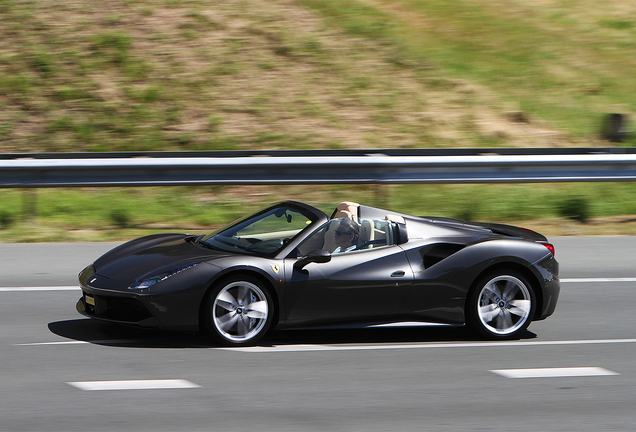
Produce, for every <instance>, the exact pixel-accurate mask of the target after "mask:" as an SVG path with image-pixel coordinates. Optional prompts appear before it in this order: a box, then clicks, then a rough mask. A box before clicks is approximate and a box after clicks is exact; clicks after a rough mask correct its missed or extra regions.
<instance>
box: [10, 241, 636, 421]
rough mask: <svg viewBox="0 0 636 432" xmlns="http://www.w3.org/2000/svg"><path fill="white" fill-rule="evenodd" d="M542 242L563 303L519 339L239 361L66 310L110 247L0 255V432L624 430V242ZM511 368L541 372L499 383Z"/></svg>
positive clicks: (631, 292)
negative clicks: (556, 266) (551, 253)
mask: <svg viewBox="0 0 636 432" xmlns="http://www.w3.org/2000/svg"><path fill="white" fill-rule="evenodd" d="M552 240H553V241H554V243H555V245H556V248H557V259H558V260H559V261H560V263H561V276H562V279H563V284H562V294H561V299H560V301H559V305H558V307H557V311H556V313H555V315H554V316H552V317H551V318H549V319H548V320H546V321H542V322H535V323H533V324H532V325H531V326H530V329H529V330H530V331H529V332H527V334H526V335H525V337H524V339H522V340H520V341H513V342H500V343H488V342H483V341H479V340H474V339H472V338H471V337H470V335H469V334H468V333H467V332H466V331H465V329H464V328H463V327H404V326H396V327H383V328H367V329H347V330H328V331H325V330H321V331H318V330H304V331H288V332H278V333H274V334H273V335H271V336H270V337H268V339H267V340H266V341H264V345H269V346H263V347H256V348H253V349H244V350H229V349H223V348H217V347H215V346H213V345H211V344H210V343H208V342H207V341H206V340H205V339H202V338H200V337H198V336H197V335H194V334H177V333H160V332H147V331H137V330H128V329H123V330H117V329H111V328H109V327H106V326H102V325H99V324H96V323H94V322H92V321H90V320H88V319H84V318H82V317H81V316H80V315H79V314H77V312H76V311H75V302H76V301H77V299H78V298H79V290H78V289H75V288H73V287H74V286H75V284H76V275H77V273H78V272H79V271H80V270H81V269H82V268H83V267H84V266H85V265H87V264H89V263H90V262H91V261H92V260H93V259H94V258H96V257H97V256H98V255H99V254H101V253H102V252H104V251H106V250H107V249H109V248H110V247H112V246H113V244H30V245H24V244H20V245H0V265H1V271H0V275H1V278H0V431H150V430H152V431H228V430H237V431H482V430H483V431H493V430H495V431H500V430H501V431H503V430H506V431H529V430H532V431H569V430H576V431H605V430H607V431H627V430H634V429H635V428H636V426H634V424H635V423H636V410H635V407H636V362H634V358H636V331H635V329H636V316H635V314H634V306H635V305H636V266H635V265H634V258H635V257H636V238H634V237H588V238H555V239H552ZM21 287H37V288H35V289H34V288H31V289H30V290H26V291H25V290H20V289H19V288H21ZM50 287H57V288H53V290H48V289H51V288H50ZM521 369H531V370H530V371H525V373H528V374H531V375H532V374H534V375H539V376H535V377H528V378H510V377H507V376H508V374H507V373H506V372H501V371H502V370H503V371H509V373H512V374H513V375H514V374H519V373H521V372H523V371H520V370H521ZM493 371H499V372H493ZM510 371H511V372H510ZM550 375H557V376H550ZM563 375H569V376H563ZM166 380H175V381H166ZM94 381H97V383H93V384H91V382H94ZM120 381H125V382H124V383H121V382H120ZM78 383H83V384H78ZM82 385H83V386H88V387H89V388H95V387H91V386H96V385H101V386H104V385H109V386H111V387H113V386H117V385H125V386H131V385H132V386H140V385H141V386H144V387H148V386H153V385H154V386H159V387H161V386H168V387H181V388H155V389H116V390H113V389H111V390H103V391H97V390H83V389H82V388H80V387H82Z"/></svg>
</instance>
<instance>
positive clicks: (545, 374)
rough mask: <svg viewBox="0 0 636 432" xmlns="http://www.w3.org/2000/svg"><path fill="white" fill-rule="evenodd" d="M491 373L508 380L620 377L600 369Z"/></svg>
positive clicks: (508, 370) (503, 371)
mask: <svg viewBox="0 0 636 432" xmlns="http://www.w3.org/2000/svg"><path fill="white" fill-rule="evenodd" d="M490 372H492V373H495V374H497V375H501V376H503V377H506V378H563V377H588V376H612V375H620V374H619V373H617V372H612V371H610V370H607V369H603V368H600V367H571V368H539V369H498V370H491V371H490Z"/></svg>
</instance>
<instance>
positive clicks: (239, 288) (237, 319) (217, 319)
mask: <svg viewBox="0 0 636 432" xmlns="http://www.w3.org/2000/svg"><path fill="white" fill-rule="evenodd" d="M205 314H206V327H207V330H208V332H209V334H210V335H211V336H212V337H213V338H214V339H215V340H216V341H217V342H219V343H221V344H222V345H225V346H244V345H250V344H253V343H255V342H256V341H257V340H259V339H260V338H261V337H263V335H264V334H265V333H266V332H267V330H268V329H269V326H270V325H271V323H272V318H273V316H274V307H273V303H272V299H271V295H270V294H269V292H268V291H267V289H266V288H265V287H263V284H262V283H261V282H260V281H258V280H257V279H255V278H252V277H249V276H244V277H241V278H234V279H228V280H225V281H223V282H221V283H220V284H218V285H217V286H216V287H215V288H214V289H213V290H212V292H211V293H210V296H209V297H208V301H207V304H206V310H205Z"/></svg>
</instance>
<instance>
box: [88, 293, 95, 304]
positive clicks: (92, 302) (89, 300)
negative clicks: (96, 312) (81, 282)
mask: <svg viewBox="0 0 636 432" xmlns="http://www.w3.org/2000/svg"><path fill="white" fill-rule="evenodd" d="M86 304H88V305H91V306H95V297H92V296H89V295H86Z"/></svg>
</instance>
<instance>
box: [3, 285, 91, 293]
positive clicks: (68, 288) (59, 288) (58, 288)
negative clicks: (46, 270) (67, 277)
mask: <svg viewBox="0 0 636 432" xmlns="http://www.w3.org/2000/svg"><path fill="white" fill-rule="evenodd" d="M79 290H80V287H79V286H48V287H46V286H42V287H0V292H31V291H79Z"/></svg>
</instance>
